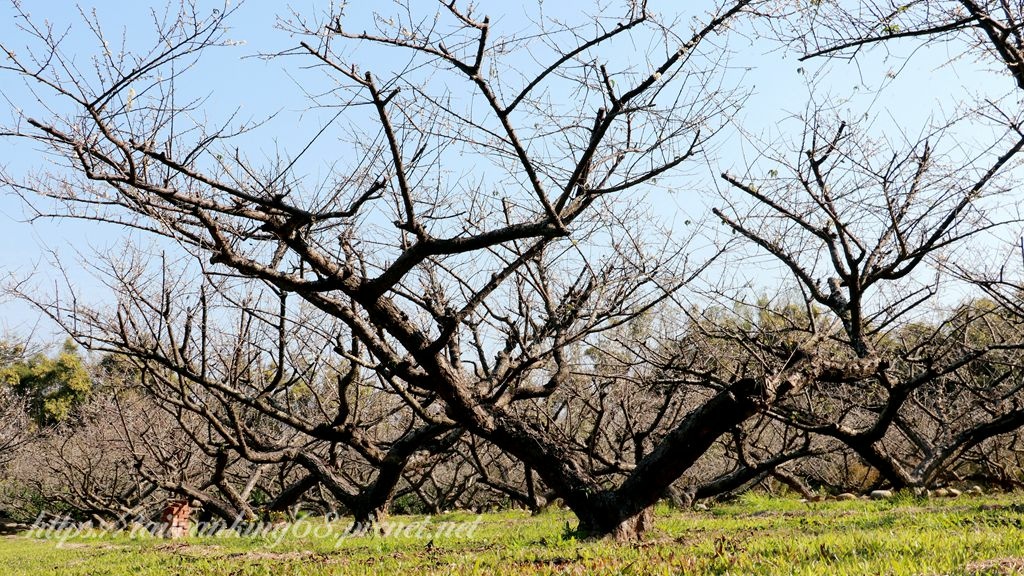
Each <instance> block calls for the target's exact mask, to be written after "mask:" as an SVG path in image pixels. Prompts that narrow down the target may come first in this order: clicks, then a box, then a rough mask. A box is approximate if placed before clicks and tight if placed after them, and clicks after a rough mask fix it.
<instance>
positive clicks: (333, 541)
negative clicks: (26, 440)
mask: <svg viewBox="0 0 1024 576" xmlns="http://www.w3.org/2000/svg"><path fill="white" fill-rule="evenodd" d="M1021 500H1024V498H1022V497H1021V496H1018V495H1007V496H986V497H984V498H966V497H961V498H959V499H955V500H942V501H937V500H918V499H914V498H908V497H905V498H897V499H895V500H894V501H891V502H865V501H853V502H828V503H819V504H803V503H800V502H797V501H795V500H792V499H773V498H768V497H765V496H760V495H748V496H744V497H742V498H740V499H739V500H738V501H736V502H735V503H732V504H728V505H719V506H715V507H713V508H712V509H711V510H710V511H707V512H677V511H670V510H668V509H660V510H659V511H658V523H657V526H656V529H655V530H654V532H653V533H651V534H649V535H648V537H647V539H646V540H645V541H643V542H640V543H637V544H632V545H621V544H616V543H614V542H610V541H579V540H577V539H575V538H574V537H572V535H571V531H570V530H567V527H568V526H571V525H572V524H573V523H574V520H573V517H572V515H571V514H569V513H568V512H564V511H552V512H548V513H545V514H541V515H539V516H536V517H531V516H529V515H528V514H526V513H522V512H500V513H492V514H487V515H484V516H482V517H479V524H478V525H477V526H476V530H475V531H474V532H473V533H472V535H471V536H468V537H466V536H454V535H444V534H436V531H437V530H438V527H439V526H441V525H442V524H441V523H445V522H448V523H450V524H444V526H447V527H449V528H450V527H452V526H468V524H467V523H471V522H474V521H476V520H477V518H478V517H477V516H474V515H471V514H468V513H458V514H450V515H443V516H438V517H433V518H424V517H396V518H394V519H393V520H395V521H396V522H403V523H406V525H407V526H408V525H412V526H414V527H417V526H422V527H423V528H422V531H421V532H422V533H421V534H420V535H418V536H417V535H416V534H412V533H407V534H400V535H392V536H389V537H373V536H359V537H341V534H342V530H343V526H342V525H341V523H338V524H337V525H328V524H325V523H324V522H322V521H318V520H314V521H310V522H309V523H307V524H306V525H304V527H301V528H299V529H298V531H293V532H285V533H283V534H282V533H277V534H267V535H263V536H248V537H239V536H237V535H230V536H229V535H226V534H225V535H220V536H204V537H195V536H193V537H190V538H187V539H184V540H176V541H168V540H161V539H156V538H152V537H147V538H132V537H130V536H128V535H126V534H115V535H110V534H98V533H97V534H89V535H83V536H81V537H76V538H71V539H69V540H67V541H66V542H63V543H61V542H58V541H54V540H47V539H42V538H38V537H32V536H30V535H20V536H11V537H5V538H0V574H4V575H8V574H9V575H26V576H64V575H67V576H71V575H75V576H85V575H89V576H100V575H110V576H129V575H130V576H148V575H157V574H161V575H162V574H188V575H197V576H207V575H209V576H212V575H223V576H228V575H231V576H246V575H268V576H270V575H275V576H276V575H282V574H296V575H321V574H401V575H403V576H413V575H418V574H680V573H683V574H773V575H774V574H807V575H819V574H892V575H903V574H908V575H909V574H915V575H917V574H920V575H938V574H1014V573H1024V530H1022V527H1024V506H1021V505H1017V504H1015V502H1016V501H1021ZM411 523H419V524H411ZM303 530H305V531H306V532H307V533H306V534H303V533H302V531H303ZM328 532H330V533H328ZM431 532H434V533H435V535H434V537H433V538H432V539H431V538H430V537H429V535H428V534H430V533H431ZM1014 570H1018V571H1019V572H1014Z"/></svg>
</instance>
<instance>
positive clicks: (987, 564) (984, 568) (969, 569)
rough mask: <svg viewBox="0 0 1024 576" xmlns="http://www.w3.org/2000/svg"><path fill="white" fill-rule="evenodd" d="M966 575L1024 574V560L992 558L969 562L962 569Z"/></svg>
mask: <svg viewBox="0 0 1024 576" xmlns="http://www.w3.org/2000/svg"><path fill="white" fill-rule="evenodd" d="M964 571H965V572H966V573H967V574H1024V558H993V559H991V560H979V561H978V562H971V563H970V564H968V565H967V566H965V567H964Z"/></svg>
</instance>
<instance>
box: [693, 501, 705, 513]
mask: <svg viewBox="0 0 1024 576" xmlns="http://www.w3.org/2000/svg"><path fill="white" fill-rule="evenodd" d="M693 509H694V510H697V511H699V512H707V511H708V505H707V504H704V503H703V502H697V503H696V504H694V505H693Z"/></svg>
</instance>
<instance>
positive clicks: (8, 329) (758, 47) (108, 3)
mask: <svg viewBox="0 0 1024 576" xmlns="http://www.w3.org/2000/svg"><path fill="white" fill-rule="evenodd" d="M26 4H28V5H30V9H31V11H32V12H33V16H34V17H36V18H46V19H47V20H50V21H52V22H54V23H55V25H56V27H57V28H58V29H64V28H65V27H67V26H72V27H73V32H72V35H71V36H70V37H69V38H68V44H67V46H68V47H69V48H70V49H73V50H74V51H75V52H76V53H78V54H79V55H80V57H81V58H82V61H84V60H85V58H87V57H88V55H89V54H92V53H95V52H96V45H95V42H92V41H91V39H90V38H89V37H88V35H87V34H84V30H83V27H82V26H81V16H80V15H79V14H78V11H77V9H75V8H73V4H71V3H70V2H64V1H53V2H29V3H26ZM324 4H325V3H323V2H316V1H315V0H303V1H301V2H292V3H291V4H290V6H291V8H293V9H296V10H299V11H318V10H324ZM353 4H354V5H355V6H356V7H357V8H359V9H361V10H367V9H369V8H371V7H375V6H378V5H381V6H388V4H386V3H384V2H372V3H371V2H362V1H358V2H354V3H353ZM413 4H414V6H420V5H421V4H422V5H424V7H425V8H426V9H432V8H433V4H432V3H430V2H428V1H427V0H414V1H413ZM509 4H510V3H508V2H493V1H492V2H483V3H481V8H480V9H479V10H478V12H483V13H490V14H495V15H498V14H500V13H501V11H502V10H504V14H503V15H500V16H498V17H497V18H492V19H493V20H496V26H507V27H510V28H514V29H524V28H526V27H527V26H529V24H528V23H527V22H526V21H525V20H524V19H523V18H522V10H521V9H518V8H513V9H509V8H508V6H509ZM672 4H673V3H671V2H665V5H666V6H672ZM199 5H200V7H201V9H203V10H210V9H213V8H215V7H219V6H220V5H221V3H219V2H206V1H202V2H199ZM579 5H584V3H579V4H576V3H570V2H551V1H549V2H546V3H545V6H546V9H547V10H548V11H549V12H550V11H551V10H562V11H564V12H565V15H566V16H571V15H572V14H573V13H574V12H575V10H577V8H576V6H579ZM585 5H586V6H588V7H590V6H591V4H590V3H585ZM82 6H83V9H85V10H86V11H91V10H92V9H93V8H95V10H96V12H97V14H98V16H99V19H100V21H101V22H103V23H104V25H105V26H106V29H107V30H108V32H110V33H111V35H112V36H114V37H115V38H117V37H119V35H120V33H121V31H122V30H123V31H124V32H125V33H126V35H127V38H128V42H129V46H132V45H140V46H145V45H147V44H148V43H149V42H150V39H151V37H152V30H153V27H152V25H151V23H150V19H149V10H150V6H154V7H157V9H158V10H162V6H163V4H162V3H161V2H146V1H139V2H121V1H112V0H104V1H96V2H91V3H86V4H83V5H82ZM502 7H504V8H502ZM388 9H390V8H388ZM283 10H286V5H284V4H282V3H277V2H257V1H251V2H249V3H247V4H243V5H242V7H241V9H240V10H239V11H238V13H237V14H235V16H234V18H233V20H232V23H233V30H232V37H233V39H235V40H240V41H244V44H242V45H239V46H236V47H232V48H226V49H220V50H217V51H214V52H211V53H210V55H209V56H208V57H206V58H205V59H204V61H203V63H202V65H201V66H200V67H199V68H197V69H195V70H192V71H191V73H190V74H189V76H188V77H187V78H186V81H187V83H188V89H190V90H192V91H193V92H195V93H196V94H205V95H209V97H210V100H209V102H208V103H207V106H206V109H207V113H208V114H209V116H210V117H211V118H217V117H220V116H223V115H224V114H226V113H228V112H229V111H231V110H233V109H235V108H236V107H238V106H241V107H242V110H243V114H248V115H252V116H253V117H259V116H261V115H264V114H268V113H273V112H277V111H283V112H284V113H285V114H286V116H288V117H290V118H296V119H301V118H303V116H302V112H303V110H304V109H305V106H306V105H307V103H306V101H305V100H303V98H302V95H301V91H300V89H299V86H298V85H297V82H299V80H298V78H299V77H300V76H301V74H302V72H300V71H297V68H295V66H296V65H297V64H299V62H298V61H296V60H295V59H293V58H292V59H278V60H270V61H264V60H260V59H255V58H248V59H244V58H242V57H244V56H251V55H253V54H256V53H258V52H274V51H278V50H281V49H284V48H288V47H291V46H294V45H295V44H296V42H297V39H295V38H291V37H289V36H288V35H287V34H286V33H284V32H281V31H279V30H275V29H274V22H275V11H283ZM355 10H356V8H353V9H351V10H350V12H354V11H355ZM11 14H12V10H11V7H10V6H9V5H6V4H5V5H4V6H3V7H2V8H0V38H4V41H5V42H10V44H11V45H13V46H14V47H15V48H16V49H17V47H18V46H19V45H20V44H23V43H24V42H23V41H22V40H20V35H21V33H20V32H18V31H17V30H15V29H14V27H15V24H16V21H15V20H14V18H13V17H12V15H11ZM351 16H352V17H354V18H359V17H361V15H360V14H357V13H352V14H351ZM730 48H731V49H732V50H733V51H735V52H736V55H735V56H734V57H733V58H732V59H731V65H732V66H733V67H734V73H735V74H736V76H735V80H736V82H737V83H738V84H739V85H741V86H742V87H744V88H748V89H749V90H750V91H751V97H750V99H749V101H748V103H747V106H746V108H745V109H744V110H743V111H742V113H741V115H740V118H739V121H740V124H742V125H743V126H744V127H745V129H746V130H748V131H750V132H752V133H754V134H758V135H764V136H766V137H768V138H773V137H775V135H776V134H777V133H778V132H780V131H782V132H785V131H788V130H789V129H790V128H791V127H792V125H791V124H787V123H785V122H784V120H785V119H786V118H787V117H789V116H790V115H791V114H793V113H797V112H801V111H803V110H804V109H805V107H806V106H807V103H808V96H807V95H808V90H807V87H806V82H807V78H808V75H809V74H813V72H814V70H815V68H816V64H814V63H808V64H801V63H798V62H797V61H796V58H795V55H794V54H786V53H785V52H784V51H782V50H778V49H777V47H774V46H771V45H768V44H766V43H762V42H758V41H751V42H748V41H747V40H743V39H734V40H732V41H731V43H730ZM900 49H901V48H900V47H899V46H892V47H890V50H891V52H889V53H883V52H881V51H876V52H874V53H872V54H871V55H869V56H868V57H866V58H865V59H864V60H863V61H862V62H860V63H859V64H857V65H854V64H841V63H834V64H831V65H830V66H831V67H832V70H831V71H830V74H829V75H828V77H827V78H828V79H827V81H825V82H823V92H831V93H832V94H834V95H835V96H836V97H842V98H846V97H852V100H851V101H850V103H849V104H847V105H846V108H845V109H846V111H847V113H849V114H850V115H851V116H857V117H860V116H861V115H864V114H867V115H868V116H869V117H870V118H871V119H872V121H873V125H874V126H875V129H876V131H878V132H879V133H886V134H890V133H892V134H895V133H898V132H899V131H900V130H906V131H907V132H909V133H910V134H911V136H913V135H915V134H916V132H917V131H918V130H920V127H921V126H923V125H924V123H925V122H926V121H927V119H928V117H929V116H930V115H939V116H941V115H942V113H943V112H942V110H943V109H946V110H948V109H949V107H951V106H952V105H953V103H955V102H956V101H958V100H959V99H961V98H963V97H964V96H965V95H967V93H968V92H969V91H971V92H974V91H979V92H983V93H992V94H1003V93H1006V92H1008V91H1009V90H1010V86H1009V84H1008V82H1007V81H1006V80H1005V78H1001V77H1000V76H998V75H996V74H991V73H979V72H978V71H977V70H976V69H975V65H974V64H973V63H971V62H963V61H962V62H959V63H957V65H956V66H955V67H953V68H951V67H944V66H943V64H944V63H945V62H946V61H947V60H948V58H949V54H946V53H944V52H943V50H942V49H935V50H930V51H929V50H923V51H919V52H918V53H917V54H915V56H914V58H912V59H911V60H910V61H909V64H907V65H906V66H904V61H903V56H905V55H901V54H899V50H900ZM382 64H383V63H382ZM799 69H803V70H804V72H803V73H801V71H800V70H799ZM897 71H898V72H899V75H898V76H897V78H896V80H894V81H892V85H891V86H890V87H889V88H888V89H887V91H886V93H885V97H884V98H883V99H881V100H879V101H874V99H873V97H872V96H871V91H872V89H874V88H877V87H878V86H880V85H882V84H883V83H886V82H889V80H888V75H889V73H890V72H897ZM0 93H2V94H3V96H4V97H5V100H10V101H15V102H18V101H22V99H24V98H25V91H24V90H23V88H22V87H21V86H18V85H14V84H12V83H10V81H9V77H5V78H3V79H2V80H0ZM10 117H11V114H10V112H9V111H8V109H7V103H6V102H0V118H2V120H0V123H7V122H8V121H9V118H10ZM313 119H315V116H314V117H313ZM306 128H307V126H304V125H303V124H302V123H301V122H299V123H298V124H297V125H296V126H295V129H294V130H280V131H279V132H277V133H276V134H275V138H276V142H270V143H267V145H266V148H265V149H264V150H263V152H264V153H268V154H272V153H273V147H274V146H280V147H282V148H285V149H287V148H288V147H289V145H290V144H294V143H296V142H300V141H302V138H303V137H305V136H307V135H308V134H307V133H308V132H310V131H315V129H316V128H317V125H316V122H312V123H310V125H309V126H308V130H307V129H306ZM794 136H795V135H794V134H790V137H794ZM721 145H722V148H721V151H722V153H721V157H720V159H719V160H718V162H719V164H720V165H718V166H714V167H712V168H713V169H714V170H715V171H719V170H723V169H732V170H734V171H742V167H743V166H744V165H745V164H746V163H747V161H749V160H750V158H749V157H747V156H745V150H746V148H745V147H744V145H743V144H742V142H741V139H740V138H738V136H737V135H736V134H733V135H731V136H727V137H726V138H725V139H724V140H723V141H722V142H721ZM45 161H46V159H45V157H43V156H42V155H41V154H40V152H39V151H38V150H35V149H33V148H32V147H30V146H26V145H25V143H24V142H13V141H10V140H0V165H2V166H3V167H4V169H5V170H6V171H7V172H8V173H11V174H15V175H17V174H20V173H23V172H24V171H27V170H32V169H35V168H37V167H40V166H42V165H43V164H44V163H45ZM709 174H710V172H709ZM707 176H708V174H705V175H702V176H699V177H697V179H696V180H693V181H691V182H688V183H685V184H683V186H682V187H683V188H686V187H690V188H693V187H699V186H705V185H708V182H710V181H711V179H710V178H708V177H707ZM652 201H654V202H658V203H660V204H662V205H663V206H664V211H665V212H668V213H670V214H671V213H674V212H676V211H680V210H682V211H688V212H692V213H695V214H696V215H698V216H699V215H700V214H701V213H702V212H704V210H705V209H706V206H705V205H704V204H703V202H702V199H701V197H700V196H698V195H692V194H691V195H685V194H684V195H673V196H668V195H666V196H664V197H653V199H652ZM25 213H26V212H25V209H24V206H23V204H22V202H21V200H20V199H18V198H17V197H15V196H13V195H11V194H9V193H7V192H6V191H0V247H2V249H0V276H2V277H3V278H10V277H16V278H26V277H29V276H31V277H32V280H31V281H32V282H33V283H34V284H36V285H40V286H52V285H53V283H54V282H61V281H62V280H61V279H62V278H63V276H62V274H61V273H58V272H57V270H56V268H55V267H54V263H53V260H54V257H55V256H56V257H59V258H60V259H61V260H62V261H63V262H64V263H65V270H66V272H67V274H68V277H69V278H70V280H71V282H72V283H73V285H74V286H75V291H76V293H77V295H78V297H79V298H81V299H85V300H89V301H93V300H96V301H103V300H105V299H109V297H110V295H109V294H106V293H105V292H104V291H103V289H102V288H101V287H100V286H98V284H97V283H96V282H95V281H94V280H92V279H90V276H89V274H88V273H87V272H85V271H84V270H82V268H81V266H80V265H78V264H76V262H77V261H78V259H79V258H80V257H81V258H85V259H89V257H90V256H91V254H92V253H93V252H94V251H98V252H100V253H106V252H109V251H110V250H116V248H117V247H118V246H119V245H120V244H122V243H123V242H124V232H123V231H122V230H118V229H115V228H112V227H109V226H108V227H100V226H97V225H95V224H91V223H76V222H69V221H61V222H50V221H36V222H32V223H28V222H25V221H24V219H25ZM37 317H38V315H37V314H36V313H35V312H34V311H32V310H31V309H30V308H28V307H27V306H26V305H24V304H22V303H19V302H14V301H10V300H8V301H0V336H2V335H3V334H4V333H13V334H24V333H27V332H28V331H30V330H32V329H33V327H37V328H36V330H37V336H40V337H44V338H45V337H48V336H47V335H50V334H52V333H53V329H52V326H50V325H49V324H48V323H46V322H42V323H38V322H39V321H38V320H37Z"/></svg>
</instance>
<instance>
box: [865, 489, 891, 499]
mask: <svg viewBox="0 0 1024 576" xmlns="http://www.w3.org/2000/svg"><path fill="white" fill-rule="evenodd" d="M868 496H869V497H871V499H872V500H888V499H889V498H892V490H872V491H871V493H870V494H868Z"/></svg>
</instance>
